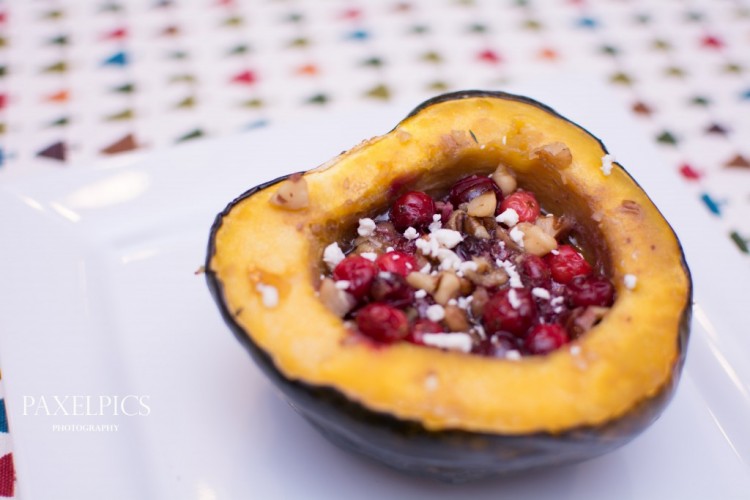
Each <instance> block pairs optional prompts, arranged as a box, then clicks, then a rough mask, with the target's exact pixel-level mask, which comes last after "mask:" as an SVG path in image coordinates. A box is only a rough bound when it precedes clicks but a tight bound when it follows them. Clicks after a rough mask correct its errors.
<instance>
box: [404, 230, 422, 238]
mask: <svg viewBox="0 0 750 500" xmlns="http://www.w3.org/2000/svg"><path fill="white" fill-rule="evenodd" d="M404 238H406V239H407V240H409V241H411V240H416V239H417V238H419V232H418V231H417V230H416V229H414V228H413V227H407V228H406V231H404Z"/></svg>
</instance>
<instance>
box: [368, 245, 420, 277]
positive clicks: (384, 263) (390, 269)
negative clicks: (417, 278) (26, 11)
mask: <svg viewBox="0 0 750 500" xmlns="http://www.w3.org/2000/svg"><path fill="white" fill-rule="evenodd" d="M375 265H376V266H377V267H378V269H380V270H381V271H385V272H387V273H396V274H400V275H401V276H406V275H408V274H409V273H410V272H412V271H417V260H416V259H415V258H414V256H412V255H409V254H406V253H403V252H399V251H394V252H388V253H384V254H381V255H379V256H378V258H377V259H376V260H375Z"/></svg>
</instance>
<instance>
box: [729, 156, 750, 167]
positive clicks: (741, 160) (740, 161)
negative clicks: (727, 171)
mask: <svg viewBox="0 0 750 500" xmlns="http://www.w3.org/2000/svg"><path fill="white" fill-rule="evenodd" d="M724 166H725V167H731V168H750V160H748V159H747V158H745V157H744V156H742V155H740V154H738V155H734V157H732V159H730V160H729V161H728V162H726V163H725V164H724Z"/></svg>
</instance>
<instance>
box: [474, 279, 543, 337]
mask: <svg viewBox="0 0 750 500" xmlns="http://www.w3.org/2000/svg"><path fill="white" fill-rule="evenodd" d="M512 294H515V301H511V300H510V297H509V296H510V295H512ZM516 301H517V304H515V305H516V306H517V307H513V303H514V302H516ZM535 318H536V304H535V303H534V299H533V297H532V296H531V292H529V291H528V290H527V289H525V288H510V289H508V288H506V289H505V290H500V291H499V292H497V293H496V294H495V295H493V296H492V297H490V300H489V301H488V302H487V304H486V305H485V306H484V312H483V313H482V324H483V325H484V328H485V330H486V331H487V333H489V334H493V333H496V332H499V331H501V330H502V331H506V332H510V333H512V334H514V335H516V336H518V337H523V336H524V335H525V334H526V332H527V330H528V329H529V328H530V327H531V325H532V324H533V323H534V319H535Z"/></svg>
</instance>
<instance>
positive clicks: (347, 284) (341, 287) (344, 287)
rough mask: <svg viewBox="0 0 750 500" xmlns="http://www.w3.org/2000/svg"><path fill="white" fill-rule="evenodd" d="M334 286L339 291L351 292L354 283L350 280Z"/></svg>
mask: <svg viewBox="0 0 750 500" xmlns="http://www.w3.org/2000/svg"><path fill="white" fill-rule="evenodd" d="M334 285H336V288H338V289H339V290H349V287H350V286H352V282H351V281H349V280H338V281H337V282H336V283H334Z"/></svg>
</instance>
